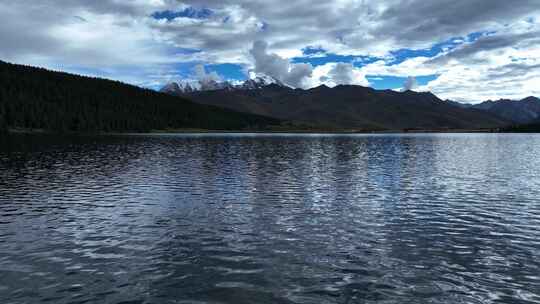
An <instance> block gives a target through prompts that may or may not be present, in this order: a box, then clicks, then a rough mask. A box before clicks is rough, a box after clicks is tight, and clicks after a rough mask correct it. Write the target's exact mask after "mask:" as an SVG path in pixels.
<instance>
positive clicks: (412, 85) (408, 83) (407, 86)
mask: <svg viewBox="0 0 540 304" xmlns="http://www.w3.org/2000/svg"><path fill="white" fill-rule="evenodd" d="M417 87H418V82H417V81H416V78H415V77H412V76H409V77H407V79H406V80H405V82H404V83H403V89H402V90H403V91H412V90H414V89H416V88H417Z"/></svg>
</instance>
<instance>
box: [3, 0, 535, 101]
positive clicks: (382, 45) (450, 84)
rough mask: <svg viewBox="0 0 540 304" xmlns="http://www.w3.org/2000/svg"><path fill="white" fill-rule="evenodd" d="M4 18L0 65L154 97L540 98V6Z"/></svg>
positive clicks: (209, 7) (226, 9)
mask: <svg viewBox="0 0 540 304" xmlns="http://www.w3.org/2000/svg"><path fill="white" fill-rule="evenodd" d="M0 20H2V21H1V26H0V60H4V61H9V62H14V63H22V64H29V65H35V66H42V67H47V68H50V69H55V70H62V71H68V72H74V73H78V74H85V75H92V76H99V77H105V78H110V79H117V80H121V81H124V82H128V83H132V84H136V85H140V86H145V87H151V88H159V87H160V86H161V85H163V84H165V83H167V82H169V81H171V80H181V79H193V78H195V77H208V76H211V77H213V78H220V79H223V80H230V81H241V80H244V79H246V78H249V77H253V75H256V74H265V75H268V76H272V77H275V78H278V79H279V80H281V81H283V82H285V83H287V84H288V85H290V86H293V87H302V88H309V87H314V86H318V85H320V84H326V85H329V86H334V85H337V84H358V85H364V86H371V87H374V88H376V89H401V88H403V87H405V88H408V89H414V90H429V91H432V92H433V93H435V94H437V95H438V96H440V97H441V98H450V99H454V100H458V101H468V102H479V101H482V100H487V99H498V98H522V97H526V96H529V95H534V96H540V1H539V0H430V1H427V0H335V1H328V0H321V1H319V0H287V1H282V0H273V1H267V0H264V1H255V0H219V1H213V0H186V1H178V0H99V1H95V0H17V1H11V0H0ZM201 67H202V68H201Z"/></svg>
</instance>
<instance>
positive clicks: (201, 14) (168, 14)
mask: <svg viewBox="0 0 540 304" xmlns="http://www.w3.org/2000/svg"><path fill="white" fill-rule="evenodd" d="M213 13H214V12H212V10H210V9H207V8H202V9H195V8H193V7H188V8H186V9H184V10H182V11H169V10H167V11H161V12H155V13H153V14H152V17H153V18H154V19H158V20H160V19H167V21H171V20H174V19H175V18H178V17H185V18H193V19H206V18H209V17H210V16H212V14H213Z"/></svg>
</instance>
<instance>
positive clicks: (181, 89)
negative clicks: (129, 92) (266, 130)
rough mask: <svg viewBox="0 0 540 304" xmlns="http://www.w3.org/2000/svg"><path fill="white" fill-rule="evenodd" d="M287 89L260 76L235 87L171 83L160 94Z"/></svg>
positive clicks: (212, 82) (210, 82) (208, 81)
mask: <svg viewBox="0 0 540 304" xmlns="http://www.w3.org/2000/svg"><path fill="white" fill-rule="evenodd" d="M272 84H273V85H278V86H282V87H286V85H284V84H283V83H282V82H281V81H279V80H277V79H275V78H272V77H270V76H265V75H264V76H258V77H255V78H252V79H248V80H246V81H244V82H243V83H240V84H237V85H233V84H231V83H230V82H228V81H224V82H218V81H215V80H213V79H205V80H195V81H181V82H171V83H168V84H167V85H165V86H164V87H163V88H162V89H161V90H160V92H163V93H169V94H177V95H178V94H190V93H193V92H199V91H216V90H257V89H262V88H264V87H266V86H269V85H272Z"/></svg>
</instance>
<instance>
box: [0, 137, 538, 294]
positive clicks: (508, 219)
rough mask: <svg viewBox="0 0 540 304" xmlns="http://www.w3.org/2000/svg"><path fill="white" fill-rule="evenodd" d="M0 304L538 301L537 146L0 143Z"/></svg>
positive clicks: (380, 141)
mask: <svg viewBox="0 0 540 304" xmlns="http://www.w3.org/2000/svg"><path fill="white" fill-rule="evenodd" d="M0 146H1V148H0V173H1V179H0V303H3V304H8V303H42V302H43V303H47V302H48V303H235V304H236V303H540V135H518V134H516V135H511V134H468V135H467V134H423V135H412V134H411V135H339V136H338V135H250V134H205V135H194V134H191V135H190V134H184V135H148V136H143V135H134V136H117V137H114V136H108V137H79V138H56V137H46V136H44V137H36V136H19V137H15V138H10V139H3V140H0Z"/></svg>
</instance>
